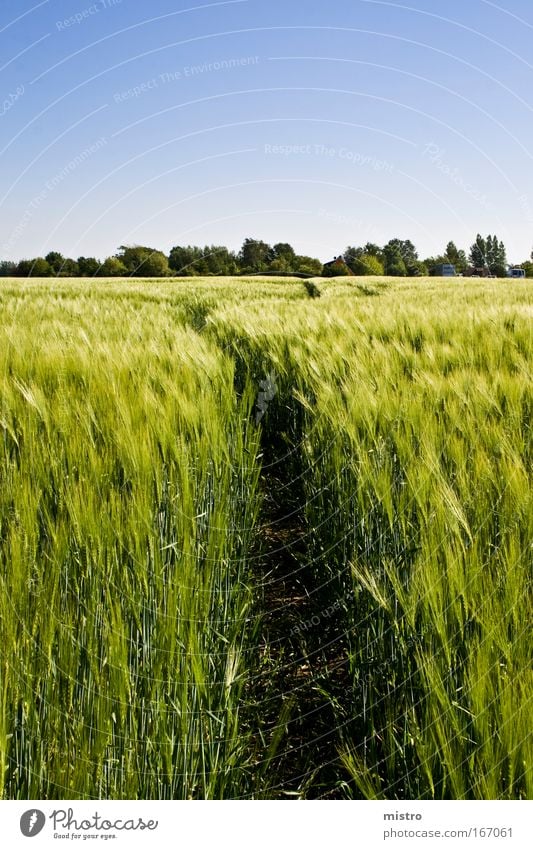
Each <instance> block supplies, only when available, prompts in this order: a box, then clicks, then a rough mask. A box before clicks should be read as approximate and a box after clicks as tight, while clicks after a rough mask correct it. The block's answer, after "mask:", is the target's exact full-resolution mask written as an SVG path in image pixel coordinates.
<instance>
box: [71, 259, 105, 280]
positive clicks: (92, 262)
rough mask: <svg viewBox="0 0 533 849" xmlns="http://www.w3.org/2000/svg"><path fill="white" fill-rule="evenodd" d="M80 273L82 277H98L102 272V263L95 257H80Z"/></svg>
mask: <svg viewBox="0 0 533 849" xmlns="http://www.w3.org/2000/svg"><path fill="white" fill-rule="evenodd" d="M78 271H79V274H80V277H96V275H97V274H98V273H99V271H100V263H99V262H98V260H97V259H95V258H94V257H86V256H80V257H78ZM109 276H113V275H109Z"/></svg>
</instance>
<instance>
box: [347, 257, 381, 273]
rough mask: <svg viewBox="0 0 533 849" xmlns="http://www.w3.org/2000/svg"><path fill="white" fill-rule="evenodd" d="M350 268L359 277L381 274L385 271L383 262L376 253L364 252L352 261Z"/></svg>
mask: <svg viewBox="0 0 533 849" xmlns="http://www.w3.org/2000/svg"><path fill="white" fill-rule="evenodd" d="M350 268H351V270H352V271H353V273H354V274H356V275H357V276H358V277H368V276H370V275H373V276H381V275H382V274H384V273H385V269H384V268H383V263H382V262H380V261H379V259H378V258H377V256H374V254H367V253H362V254H361V255H360V256H359V257H358V258H357V259H353V260H352V261H351V264H350Z"/></svg>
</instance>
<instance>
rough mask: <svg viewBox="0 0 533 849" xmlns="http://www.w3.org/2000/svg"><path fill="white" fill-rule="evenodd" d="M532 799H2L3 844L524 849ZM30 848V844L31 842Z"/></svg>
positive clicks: (248, 848)
mask: <svg viewBox="0 0 533 849" xmlns="http://www.w3.org/2000/svg"><path fill="white" fill-rule="evenodd" d="M530 820H531V803H529V802H405V803H397V802H390V803H389V802H321V801H318V802H304V803H301V804H296V803H295V802H294V803H292V804H291V803H290V802H288V801H287V802H284V801H281V802H280V801H276V802H269V801H264V802H263V801H224V802H200V801H199V802H148V801H137V802H131V801H125V802H120V801H113V802H110V801H94V800H93V801H72V802H43V801H31V802H9V801H6V802H0V824H1V833H2V846H5V847H10V849H11V847H17V846H28V845H32V846H34V847H45V846H52V845H53V846H58V845H61V844H65V843H66V842H67V841H70V843H71V844H72V843H78V844H80V845H81V844H82V843H83V844H85V845H87V844H88V843H89V844H92V845H95V844H96V845H102V843H103V842H105V843H106V844H107V845H111V846H117V847H120V849H126V847H129V846H132V847H137V846H161V847H166V846H172V847H181V846H183V847H186V849H191V847H194V849H203V847H206V849H207V847H209V848H210V847H215V846H216V847H219V846H220V847H225V846H228V847H231V849H241V847H242V849H256V847H259V849H261V847H272V846H275V847H276V849H282V847H283V849H284V847H292V846H294V847H298V849H301V847H305V849H314V847H316V849H325V847H326V848H327V849H330V847H333V846H334V847H335V849H348V847H353V849H359V847H362V849H367V848H368V847H374V846H383V845H388V846H398V847H399V846H404V847H412V846H423V845H424V846H427V845H434V846H435V847H437V846H454V847H461V846H469V847H473V846H480V847H481V846H483V847H487V848H488V847H494V846H498V847H502V849H503V847H506V846H509V847H513V849H523V847H524V849H525V847H526V846H531V845H533V842H532V841H531V827H530V825H529V821H530ZM32 840H34V841H35V842H34V843H32V844H30V842H29V841H32Z"/></svg>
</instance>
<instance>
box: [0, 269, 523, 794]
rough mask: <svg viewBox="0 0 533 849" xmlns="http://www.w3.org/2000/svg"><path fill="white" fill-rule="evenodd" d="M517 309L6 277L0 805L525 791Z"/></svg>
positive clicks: (224, 284)
mask: <svg viewBox="0 0 533 849" xmlns="http://www.w3.org/2000/svg"><path fill="white" fill-rule="evenodd" d="M532 304H533V282H530V281H524V280H521V281H516V282H514V281H503V280H470V281H467V280H463V279H453V280H443V279H436V278H431V279H417V280H408V279H388V278H361V279H357V278H348V279H344V280H339V279H337V280H332V281H326V280H316V281H314V283H313V284H310V283H308V282H305V283H302V282H301V281H291V280H283V281H275V280H271V279H269V280H260V279H257V278H255V279H253V280H243V279H209V280H207V279H206V280H196V279H188V280H187V279H186V280H154V281H150V280H146V281H143V280H135V281H133V280H110V281H105V280H42V281H40V280H34V279H32V280H20V279H18V280H9V279H7V280H2V281H0V440H1V445H0V451H1V456H0V581H1V591H0V664H1V682H0V687H1V691H0V764H1V768H0V784H1V796H2V798H5V799H79V798H109V799H127V798H129V799H136V798H140V799H188V798H200V799H203V798H209V799H235V798H287V799H297V798H325V799H333V798H340V799H342V798H351V799H362V798H365V799H375V798H382V799H383V798H384V799H395V800H396V799H398V800H399V799H442V798H453V799H497V798H503V799H519V798H531V796H532V795H533V794H532V789H533V788H532V784H533V780H532V772H531V743H532V738H531V715H532V705H531V698H532V690H533V688H532V683H533V680H532V671H531V670H532V666H531V659H532V658H531V647H532V640H531V622H530V612H531V609H532V583H531V578H532V571H531V566H532V540H533V505H532V497H531V461H532V437H531V414H532V408H533V405H532V392H531V354H532V318H533V306H532Z"/></svg>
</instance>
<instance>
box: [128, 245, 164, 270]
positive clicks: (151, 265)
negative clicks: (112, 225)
mask: <svg viewBox="0 0 533 849" xmlns="http://www.w3.org/2000/svg"><path fill="white" fill-rule="evenodd" d="M116 259H118V260H119V261H120V262H121V263H122V264H123V265H124V267H125V268H126V273H127V274H128V275H129V276H131V277H166V276H168V274H169V273H170V269H169V265H168V259H167V258H166V256H165V254H164V253H162V252H161V251H157V250H154V249H153V248H147V247H143V246H141V245H135V246H133V247H127V246H125V245H122V246H121V247H120V249H119V252H118V254H117V255H116Z"/></svg>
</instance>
